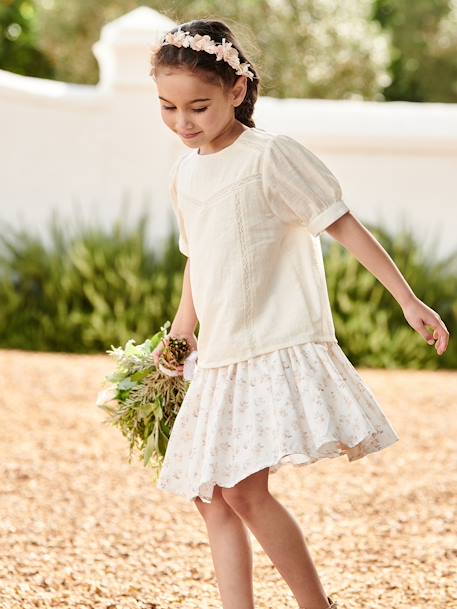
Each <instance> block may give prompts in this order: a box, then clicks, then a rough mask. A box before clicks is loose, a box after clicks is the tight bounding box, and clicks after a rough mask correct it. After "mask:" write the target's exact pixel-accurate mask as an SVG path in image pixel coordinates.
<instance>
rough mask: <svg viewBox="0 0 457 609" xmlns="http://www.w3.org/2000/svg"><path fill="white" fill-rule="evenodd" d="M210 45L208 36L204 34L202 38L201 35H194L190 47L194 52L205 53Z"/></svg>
mask: <svg viewBox="0 0 457 609" xmlns="http://www.w3.org/2000/svg"><path fill="white" fill-rule="evenodd" d="M210 45H211V38H210V37H209V36H208V34H205V35H204V36H202V35H201V34H195V36H194V37H193V39H192V43H191V47H192V48H193V49H194V51H207V49H208V47H209V46H210ZM213 46H214V45H213Z"/></svg>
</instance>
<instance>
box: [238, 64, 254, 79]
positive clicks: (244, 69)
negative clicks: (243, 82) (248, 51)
mask: <svg viewBox="0 0 457 609" xmlns="http://www.w3.org/2000/svg"><path fill="white" fill-rule="evenodd" d="M250 67H251V66H250V64H249V63H242V64H241V65H240V67H239V69H238V70H237V74H239V75H241V76H247V77H248V78H250V77H251V76H252V77H253V76H254V72H251V70H250V69H249V68H250Z"/></svg>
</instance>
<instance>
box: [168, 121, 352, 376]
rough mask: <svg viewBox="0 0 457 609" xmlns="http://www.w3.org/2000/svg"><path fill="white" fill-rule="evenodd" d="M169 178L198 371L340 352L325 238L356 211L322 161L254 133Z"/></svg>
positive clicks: (292, 143)
mask: <svg viewBox="0 0 457 609" xmlns="http://www.w3.org/2000/svg"><path fill="white" fill-rule="evenodd" d="M170 177H171V182H170V195H171V202H172V208H173V211H174V213H175V217H176V220H177V225H178V229H179V249H180V251H181V252H182V253H183V254H184V255H186V256H188V257H189V259H190V261H189V265H190V283H191V289H192V297H193V302H194V306H195V311H196V314H197V317H198V321H199V330H198V366H199V367H200V368H214V367H217V366H225V365H227V364H230V363H234V362H238V361H242V360H246V359H248V358H251V357H254V356H256V355H260V354H262V353H267V352H269V351H273V350H276V349H281V348H283V347H289V346H291V345H295V344H299V343H303V342H308V341H331V342H337V339H336V336H335V329H334V325H333V319H332V314H331V309H330V303H329V298H328V292H327V283H326V278H325V271H324V263H323V257H322V250H321V244H320V238H319V234H320V233H321V232H322V231H323V230H325V228H326V227H327V226H329V225H330V224H332V222H334V221H335V220H337V219H338V218H339V217H340V216H342V215H343V214H345V213H346V212H348V211H349V208H348V207H347V205H346V204H345V203H344V201H343V200H342V193H341V188H340V185H339V183H338V181H337V179H336V178H335V176H334V175H333V174H332V173H331V172H330V171H329V169H328V168H327V167H326V166H325V165H324V163H323V162H322V161H321V160H320V159H319V158H318V157H316V156H315V155H314V154H313V153H312V152H311V151H310V150H308V149H307V148H305V147H304V146H303V145H302V144H300V143H299V142H298V141H297V140H295V139H293V138H292V137H289V136H287V135H282V134H274V133H270V132H268V131H264V130H262V129H259V128H255V127H253V128H247V129H246V130H245V131H244V132H242V133H241V135H239V136H238V138H237V139H236V140H235V141H234V142H233V143H232V144H230V145H229V146H227V147H225V148H223V149H222V150H219V151H218V152H214V153H211V154H199V152H198V150H197V149H196V148H195V149H192V150H191V151H190V152H189V151H186V152H185V153H184V154H182V155H181V156H180V157H179V158H178V159H177V160H176V161H175V163H174V165H173V167H172V169H171V174H170Z"/></svg>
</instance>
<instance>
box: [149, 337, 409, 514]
mask: <svg viewBox="0 0 457 609" xmlns="http://www.w3.org/2000/svg"><path fill="white" fill-rule="evenodd" d="M398 440H399V436H398V435H397V433H396V432H395V430H394V429H393V427H392V426H391V424H390V422H389V421H388V420H387V418H386V417H385V415H384V413H383V411H382V408H381V406H380V405H379V403H378V402H377V401H376V399H375V397H374V395H373V393H372V392H371V390H370V389H369V388H368V387H367V386H366V385H365V383H364V382H363V380H362V378H361V377H360V375H359V374H358V372H357V371H356V369H355V368H354V367H353V366H352V364H351V362H350V361H349V360H348V359H347V357H346V355H345V354H344V353H343V351H342V350H341V348H340V347H339V345H338V344H337V343H304V344H303V343H302V344H299V345H293V346H291V347H287V348H284V349H280V350H278V351H275V352H271V353H267V354H263V355H261V356H257V357H255V358H252V359H251V360H246V361H243V362H238V363H237V364H230V365H228V366H225V367H221V368H212V369H197V371H196V373H195V374H194V378H193V380H192V382H191V384H190V385H189V388H188V391H187V393H186V396H185V399H184V401H183V404H182V406H181V409H180V411H179V413H178V416H177V418H176V421H175V424H174V427H173V430H172V434H171V437H170V441H169V444H168V447H167V452H166V455H165V459H164V462H163V465H162V470H161V472H160V476H159V479H158V482H157V488H159V489H162V490H167V491H169V492H171V493H174V494H176V495H180V496H182V497H185V498H186V499H188V500H194V499H196V498H197V497H200V499H201V500H202V501H204V502H205V503H210V502H211V498H212V494H213V490H214V486H215V485H216V484H217V485H218V486H221V487H225V488H230V487H233V486H235V485H236V484H237V483H238V482H240V481H241V480H243V479H244V478H246V477H247V476H250V475H252V474H253V473H256V472H257V471H260V470H261V469H264V468H265V467H269V470H270V473H275V472H277V471H278V470H279V469H280V468H281V467H282V466H284V465H286V464H292V465H294V466H304V465H309V464H311V463H314V462H315V461H318V460H320V459H324V458H335V457H339V456H342V455H346V456H347V458H348V460H349V461H355V460H357V459H360V458H362V457H364V456H366V455H368V454H371V453H374V452H378V451H380V450H383V449H384V448H386V447H388V446H390V445H392V444H394V443H395V442H397V441H398Z"/></svg>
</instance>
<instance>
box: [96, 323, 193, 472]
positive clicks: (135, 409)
mask: <svg viewBox="0 0 457 609" xmlns="http://www.w3.org/2000/svg"><path fill="white" fill-rule="evenodd" d="M169 327H170V322H169V321H167V322H165V324H164V325H163V326H162V327H161V328H160V331H159V332H157V333H156V334H154V336H152V338H148V339H147V340H145V341H144V343H142V344H140V345H137V344H135V340H134V339H130V340H128V341H127V343H126V344H125V347H123V348H122V347H114V346H113V345H111V349H109V350H107V353H108V355H109V356H110V357H112V358H113V359H114V360H115V361H116V363H117V366H116V369H115V371H114V372H113V373H112V374H109V375H107V376H106V377H105V379H106V380H107V381H109V383H110V386H109V387H107V388H105V389H103V390H102V391H100V392H99V393H98V396H97V401H96V405H97V406H98V407H100V408H102V409H103V410H104V411H105V412H106V413H107V414H108V418H107V420H106V421H105V422H106V423H109V424H112V425H114V426H115V427H117V428H119V429H120V431H121V432H122V434H123V435H124V436H125V437H126V438H127V439H128V441H129V448H130V451H129V456H128V462H129V463H131V461H132V454H133V451H134V449H135V448H136V449H137V450H138V451H139V452H140V455H139V458H140V459H142V460H143V463H144V465H145V466H147V465H149V466H150V467H152V469H153V477H154V480H157V478H158V475H159V473H160V468H161V466H162V463H163V458H164V456H165V451H166V448H167V444H168V440H169V437H170V433H171V429H172V427H173V424H174V421H175V418H176V415H177V414H178V411H179V408H180V407H181V403H182V401H183V399H184V396H185V394H186V391H187V388H188V386H189V383H190V381H191V379H192V376H193V372H194V368H195V365H196V361H197V351H195V350H194V351H191V349H190V346H189V342H188V341H187V339H186V338H173V337H170V336H169V334H167V331H168V328H169ZM161 341H163V345H164V347H163V350H162V352H161V354H160V357H159V360H158V366H156V365H155V360H154V355H153V352H154V350H155V349H156V347H157V346H158V345H159V343H160V342H161ZM180 368H182V370H183V373H182V374H181V372H180V371H179V369H180Z"/></svg>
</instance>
